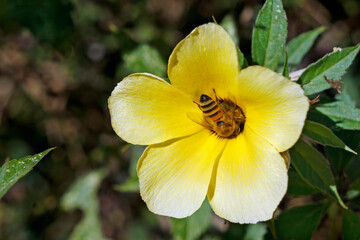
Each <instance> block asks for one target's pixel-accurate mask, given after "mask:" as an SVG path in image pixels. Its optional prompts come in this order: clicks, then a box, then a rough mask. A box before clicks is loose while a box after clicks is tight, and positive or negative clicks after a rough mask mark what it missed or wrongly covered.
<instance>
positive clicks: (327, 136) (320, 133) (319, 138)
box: [302, 120, 357, 154]
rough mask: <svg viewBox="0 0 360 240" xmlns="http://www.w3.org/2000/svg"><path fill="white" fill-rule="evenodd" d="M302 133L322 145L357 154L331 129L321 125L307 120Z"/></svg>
mask: <svg viewBox="0 0 360 240" xmlns="http://www.w3.org/2000/svg"><path fill="white" fill-rule="evenodd" d="M302 133H303V134H304V135H305V136H306V137H308V138H310V139H311V140H313V141H315V142H317V143H320V144H322V145H325V146H331V147H336V148H342V149H345V150H346V151H349V152H351V153H354V154H357V153H356V152H355V151H354V150H352V149H351V148H349V147H348V146H346V145H345V143H344V142H343V141H341V139H340V138H338V137H337V136H336V135H335V134H334V133H333V132H332V131H331V130H330V129H329V128H327V127H325V126H324V125H322V124H320V123H317V122H312V121H309V120H306V121H305V126H304V129H303V132H302Z"/></svg>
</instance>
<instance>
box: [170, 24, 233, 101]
mask: <svg viewBox="0 0 360 240" xmlns="http://www.w3.org/2000/svg"><path fill="white" fill-rule="evenodd" d="M238 72H239V64H238V55H237V51H236V46H235V44H234V42H233V41H232V39H231V37H230V36H229V34H228V33H227V32H226V31H225V30H224V29H223V28H222V27H220V26H219V25H217V24H214V23H208V24H204V25H201V26H199V27H197V28H195V29H194V30H193V31H192V32H191V33H190V34H189V35H188V36H187V37H186V38H185V39H184V40H182V41H181V42H180V43H179V44H178V45H177V46H176V47H175V49H174V51H173V52H172V54H171V56H170V59H169V66H168V75H169V78H170V81H171V83H172V85H173V86H174V87H176V88H178V89H180V90H181V91H183V92H185V93H187V94H189V95H190V96H191V97H192V98H193V100H195V101H198V100H199V98H200V96H201V94H206V95H209V96H211V95H212V94H213V89H216V91H217V93H220V94H225V93H226V92H227V91H226V88H227V86H228V84H229V83H230V82H231V81H234V79H235V78H236V76H237V74H238Z"/></svg>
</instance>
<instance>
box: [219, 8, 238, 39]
mask: <svg viewBox="0 0 360 240" xmlns="http://www.w3.org/2000/svg"><path fill="white" fill-rule="evenodd" d="M221 26H222V27H223V28H224V29H225V30H226V31H227V32H228V33H229V35H230V37H231V38H232V40H233V41H234V43H235V45H239V37H238V32H237V28H236V23H235V20H234V18H233V16H232V15H230V14H229V15H226V16H225V17H224V18H223V20H222V22H221Z"/></svg>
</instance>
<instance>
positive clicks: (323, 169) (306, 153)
mask: <svg viewBox="0 0 360 240" xmlns="http://www.w3.org/2000/svg"><path fill="white" fill-rule="evenodd" d="M290 156H291V164H292V165H293V166H294V167H295V169H296V171H297V172H298V173H299V175H300V176H301V177H302V178H303V179H304V180H305V181H306V182H307V183H309V184H310V185H311V186H313V187H315V188H317V189H319V190H320V191H322V192H324V193H327V194H329V195H330V196H333V197H336V196H335V194H334V192H333V191H332V190H331V189H330V186H333V185H335V180H334V176H333V174H332V172H331V170H330V167H329V165H328V163H327V161H326V159H325V158H324V157H323V155H322V154H321V153H320V152H319V151H317V150H316V149H315V148H313V147H312V146H310V145H308V144H306V143H305V142H304V141H303V140H302V139H300V140H299V141H298V142H297V143H296V144H295V146H294V147H293V148H291V149H290Z"/></svg>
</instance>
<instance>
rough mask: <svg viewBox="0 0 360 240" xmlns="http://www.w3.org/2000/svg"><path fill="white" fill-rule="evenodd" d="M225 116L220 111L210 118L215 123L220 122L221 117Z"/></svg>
mask: <svg viewBox="0 0 360 240" xmlns="http://www.w3.org/2000/svg"><path fill="white" fill-rule="evenodd" d="M222 116H223V113H222V112H221V111H220V109H219V110H218V111H216V112H215V113H213V114H211V115H210V116H208V117H209V118H211V120H213V121H217V120H219V119H220V118H221V117H222Z"/></svg>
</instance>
